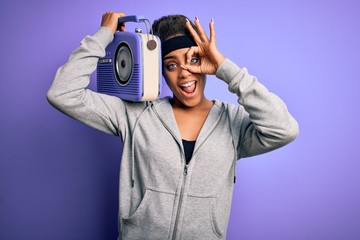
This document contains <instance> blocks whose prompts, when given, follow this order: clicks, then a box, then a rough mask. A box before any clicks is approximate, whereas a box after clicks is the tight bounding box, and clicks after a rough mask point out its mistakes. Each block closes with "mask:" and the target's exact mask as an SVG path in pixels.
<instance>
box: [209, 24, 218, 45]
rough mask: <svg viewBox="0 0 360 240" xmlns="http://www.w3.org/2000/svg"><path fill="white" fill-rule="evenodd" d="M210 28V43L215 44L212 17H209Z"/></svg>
mask: <svg viewBox="0 0 360 240" xmlns="http://www.w3.org/2000/svg"><path fill="white" fill-rule="evenodd" d="M209 28H210V43H213V44H215V42H216V34H215V27H214V19H211V21H210V23H209Z"/></svg>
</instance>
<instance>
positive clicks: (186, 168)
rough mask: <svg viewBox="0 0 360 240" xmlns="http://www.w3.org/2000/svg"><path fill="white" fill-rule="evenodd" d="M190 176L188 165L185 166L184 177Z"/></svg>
mask: <svg viewBox="0 0 360 240" xmlns="http://www.w3.org/2000/svg"><path fill="white" fill-rule="evenodd" d="M187 174H188V165H185V167H184V176H186V175H187Z"/></svg>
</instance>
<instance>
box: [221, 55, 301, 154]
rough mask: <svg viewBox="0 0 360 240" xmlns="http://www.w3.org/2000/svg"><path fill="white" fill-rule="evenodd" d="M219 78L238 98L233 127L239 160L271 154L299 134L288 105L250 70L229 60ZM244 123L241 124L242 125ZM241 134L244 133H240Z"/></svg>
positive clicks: (226, 61)
mask: <svg viewBox="0 0 360 240" xmlns="http://www.w3.org/2000/svg"><path fill="white" fill-rule="evenodd" d="M216 76H217V77H218V78H219V79H221V80H223V81H224V82H226V83H227V84H228V88H229V90H230V92H232V93H235V94H236V95H237V96H238V103H239V104H240V105H242V106H243V109H245V112H241V108H237V109H238V112H237V113H236V114H234V115H235V116H236V117H234V118H233V119H230V121H231V124H232V125H234V126H238V127H236V128H235V129H237V132H235V133H233V134H239V136H237V137H236V138H235V139H238V142H237V148H238V149H237V152H238V158H242V157H249V156H253V155H258V154H262V153H265V152H269V151H271V150H274V149H276V148H279V147H282V146H284V145H286V144H288V143H290V142H291V141H292V140H294V139H295V138H296V137H297V136H298V134H299V127H298V124H297V122H296V120H295V119H294V118H293V117H292V116H291V114H290V113H289V112H288V109H287V107H286V105H285V103H284V102H283V101H282V100H281V99H280V98H279V97H278V96H276V95H275V94H273V93H271V92H269V91H268V90H267V89H266V87H265V86H264V85H262V84H261V83H260V82H259V81H258V80H257V79H256V77H254V76H251V75H250V74H249V73H248V71H247V69H246V68H240V67H238V66H237V65H236V64H235V63H233V62H232V61H230V60H229V59H226V60H224V62H223V63H222V64H221V65H220V67H219V68H218V70H217V72H216ZM239 124H240V125H239ZM239 132H240V133H239Z"/></svg>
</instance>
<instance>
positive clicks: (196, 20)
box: [194, 17, 209, 42]
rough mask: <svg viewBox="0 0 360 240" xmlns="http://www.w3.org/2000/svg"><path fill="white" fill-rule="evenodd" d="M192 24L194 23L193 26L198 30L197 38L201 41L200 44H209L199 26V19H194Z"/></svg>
mask: <svg viewBox="0 0 360 240" xmlns="http://www.w3.org/2000/svg"><path fill="white" fill-rule="evenodd" d="M194 23H195V26H196V28H197V30H198V34H199V37H200V39H201V41H202V42H209V38H208V36H207V35H206V33H205V31H204V29H203V27H202V26H201V24H200V21H199V18H197V17H196V18H195V22H194Z"/></svg>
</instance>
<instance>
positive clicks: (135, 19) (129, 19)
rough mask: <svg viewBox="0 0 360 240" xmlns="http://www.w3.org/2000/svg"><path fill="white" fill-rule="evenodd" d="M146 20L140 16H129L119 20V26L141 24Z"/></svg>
mask: <svg viewBox="0 0 360 240" xmlns="http://www.w3.org/2000/svg"><path fill="white" fill-rule="evenodd" d="M144 20H145V18H144V17H143V16H140V15H129V16H124V17H121V18H119V24H122V23H124V22H141V21H144Z"/></svg>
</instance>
